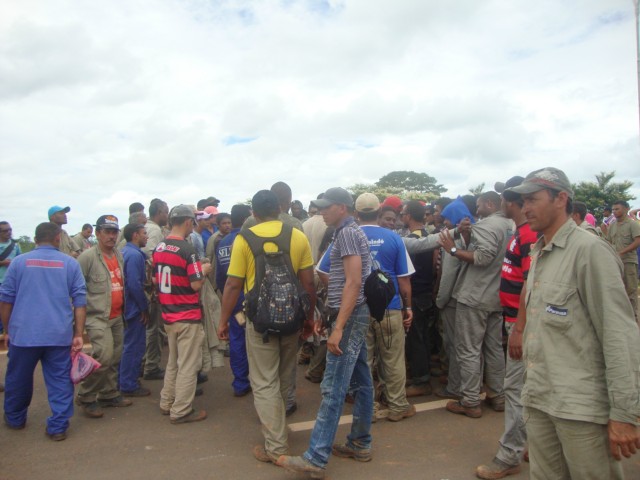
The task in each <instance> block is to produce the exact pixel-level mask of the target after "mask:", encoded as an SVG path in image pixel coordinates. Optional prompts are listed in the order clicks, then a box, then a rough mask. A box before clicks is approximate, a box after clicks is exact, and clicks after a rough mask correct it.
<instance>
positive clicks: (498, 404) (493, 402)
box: [484, 395, 504, 412]
mask: <svg viewBox="0 0 640 480" xmlns="http://www.w3.org/2000/svg"><path fill="white" fill-rule="evenodd" d="M484 401H485V402H486V403H487V405H489V406H490V407H491V408H493V409H494V410H495V411H496V412H504V395H499V396H497V397H487V398H485V399H484Z"/></svg>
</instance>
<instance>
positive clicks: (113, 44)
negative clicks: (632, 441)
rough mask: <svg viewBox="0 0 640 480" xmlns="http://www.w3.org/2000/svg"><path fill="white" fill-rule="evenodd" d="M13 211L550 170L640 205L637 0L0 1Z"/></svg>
mask: <svg viewBox="0 0 640 480" xmlns="http://www.w3.org/2000/svg"><path fill="white" fill-rule="evenodd" d="M0 4H1V7H0V11H1V12H2V14H1V15H0V168H1V171H2V173H1V178H2V180H1V182H0V192H1V193H0V217H2V218H1V219H6V220H8V221H10V222H11V223H12V225H13V227H14V237H18V236H19V235H24V234H26V235H29V236H33V231H34V229H35V226H36V225H37V224H38V223H39V222H41V221H45V220H46V213H47V210H48V208H49V207H50V206H51V205H54V204H57V205H61V206H67V205H68V206H70V207H71V212H70V214H69V225H67V231H68V232H69V233H71V234H74V233H76V232H78V231H79V230H80V227H81V225H82V224H83V223H86V222H88V223H95V221H96V219H97V218H98V216H99V215H101V214H104V213H113V214H115V215H117V216H119V217H120V218H121V223H122V224H123V225H124V224H125V223H126V217H127V207H128V205H129V204H130V203H131V202H133V201H141V202H142V203H144V204H145V205H148V203H149V201H150V200H151V199H152V198H153V197H160V198H162V199H164V200H165V201H167V202H168V203H169V204H170V205H174V204H177V203H191V204H194V203H196V202H197V200H198V199H200V198H203V197H206V196H209V195H214V196H216V197H218V198H220V199H221V200H222V203H221V205H220V206H221V210H225V211H228V210H229V209H230V208H231V206H232V205H233V204H234V203H237V202H243V201H245V200H246V199H248V198H250V197H251V196H252V195H253V194H254V193H255V192H256V191H257V190H259V189H262V188H269V187H270V186H271V184H273V183H274V182H275V181H278V180H283V181H285V182H287V183H289V185H291V187H292V189H293V192H294V198H298V199H301V200H302V201H303V203H304V204H305V205H307V204H308V202H309V200H310V199H311V198H315V196H316V195H317V193H319V192H321V191H324V190H326V189H327V188H329V187H332V186H343V187H347V186H349V185H353V184H355V183H373V182H375V181H376V180H378V179H379V178H380V177H382V176H383V175H385V174H387V173H389V172H391V171H394V170H415V171H419V172H426V173H428V174H429V175H432V176H434V177H436V179H437V180H438V182H439V183H442V184H444V185H445V187H447V188H448V192H447V193H446V194H445V195H447V196H455V195H457V194H459V193H460V194H464V193H467V190H468V189H469V188H471V187H475V186H476V185H478V184H480V183H482V182H485V183H486V185H487V187H490V186H493V184H494V182H495V181H497V180H500V181H505V180H507V179H508V178H509V177H511V176H513V175H523V176H524V175H526V174H527V173H528V172H530V171H532V170H534V169H536V168H541V167H544V166H556V167H559V168H561V169H563V170H565V172H566V173H567V174H568V175H569V178H570V180H572V181H574V182H577V181H581V180H593V177H594V175H595V174H596V173H599V172H600V171H611V170H615V171H616V173H617V177H616V179H617V180H631V181H633V182H634V183H635V185H634V188H633V190H632V192H633V194H634V195H636V196H637V197H638V200H636V201H635V202H634V204H635V205H636V206H640V147H639V140H638V138H639V134H638V131H639V127H638V96H637V95H638V94H637V76H636V44H635V41H636V39H635V21H634V14H633V2H632V0H536V1H535V2H532V1H530V0H527V1H524V0H508V1H507V0H486V1H485V0H455V1H447V2H444V1H441V0H394V1H391V0H387V1H381V0H328V1H327V0H303V1H294V0H280V1H270V0H260V1H214V0H209V1H207V0H183V1H179V0H147V1H145V0H109V1H103V2H87V1H81V0H76V1H63V0H20V1H13V0H0Z"/></svg>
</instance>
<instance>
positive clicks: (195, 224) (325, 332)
mask: <svg viewBox="0 0 640 480" xmlns="http://www.w3.org/2000/svg"><path fill="white" fill-rule="evenodd" d="M494 188H495V190H494V191H488V192H485V193H482V194H481V195H479V196H477V197H474V196H471V195H466V196H460V197H457V198H456V199H450V198H439V199H437V200H436V201H435V202H433V203H432V204H426V203H425V202H422V201H418V200H403V199H401V198H398V197H396V196H390V197H387V198H386V199H384V200H383V201H381V200H380V199H379V198H378V197H377V196H376V195H374V194H373V193H363V194H361V195H359V196H357V198H354V196H353V195H351V194H350V193H349V192H348V191H346V190H344V189H343V188H340V187H334V188H330V189H328V190H327V191H326V192H324V193H322V194H320V195H318V197H317V199H315V200H313V201H312V202H311V204H310V205H309V208H308V210H307V211H305V210H304V206H303V205H302V203H301V202H299V201H297V200H293V198H292V192H291V189H290V188H289V186H288V185H287V184H286V183H284V182H277V183H276V184H274V185H273V186H272V187H271V188H270V189H269V190H260V191H259V192H257V193H256V194H255V195H254V196H253V198H252V201H251V206H248V205H242V204H238V205H234V206H233V207H232V208H231V210H230V213H228V214H227V213H224V212H220V211H219V210H218V206H219V200H218V199H216V198H215V197H209V198H206V199H202V200H200V201H199V202H197V204H196V205H184V204H181V205H176V206H174V207H173V208H171V209H169V206H168V205H167V203H166V202H164V201H162V200H160V199H157V198H156V199H153V200H152V201H151V202H150V204H149V206H148V210H147V212H145V207H144V205H142V204H141V203H134V204H132V205H131V206H130V209H129V215H130V216H129V218H128V222H127V223H126V224H125V225H122V228H121V223H120V221H119V219H118V218H117V217H116V216H114V215H111V214H106V215H101V216H100V217H99V218H98V220H97V221H96V223H95V224H94V225H91V224H85V225H84V226H83V227H82V231H81V232H80V233H78V234H77V235H74V236H73V237H70V236H69V235H68V234H67V233H66V232H65V230H64V229H63V228H62V227H63V226H64V225H65V224H66V223H67V218H66V214H67V213H68V212H69V211H70V209H69V207H60V206H53V207H51V208H50V209H49V211H48V221H46V222H43V223H41V224H39V225H38V226H37V227H36V230H35V242H36V248H35V250H33V251H31V252H28V253H22V252H21V251H20V248H19V245H18V244H17V243H16V242H15V241H13V240H12V239H11V233H12V232H11V226H10V225H9V223H8V222H6V221H2V222H0V317H1V319H2V325H3V328H4V340H5V343H6V345H7V348H8V349H9V359H8V365H7V371H6V376H5V385H4V387H3V389H5V393H4V397H5V398H4V422H5V424H6V425H7V426H8V427H9V428H11V429H22V428H25V425H26V421H27V410H28V406H29V404H30V401H31V397H32V394H33V374H34V369H35V366H36V365H37V363H38V362H40V363H41V365H42V370H43V375H44V380H45V384H46V387H47V393H48V398H49V404H50V407H51V412H52V415H51V416H50V417H49V418H48V419H47V425H46V434H47V436H49V437H50V438H51V439H52V440H55V441H60V440H64V439H65V438H66V435H67V430H68V428H69V421H70V419H71V417H72V416H73V402H74V395H75V402H76V404H77V405H78V406H79V407H80V408H81V410H82V412H83V413H84V414H85V415H86V416H88V417H90V418H96V419H98V418H101V417H103V416H104V411H103V410H104V409H105V408H109V407H114V408H122V407H128V406H130V405H131V404H132V398H135V397H143V396H148V395H150V394H151V391H150V389H149V388H147V387H145V386H144V384H143V382H144V381H154V380H162V381H163V382H164V383H163V387H162V391H161V394H160V399H159V404H160V409H159V410H160V413H161V414H162V415H166V416H168V417H169V421H170V422H171V423H172V424H185V423H191V422H199V421H203V420H205V419H206V418H207V412H206V411H205V410H202V409H196V408H195V407H194V402H195V397H196V396H198V395H201V394H202V389H201V388H199V387H198V384H200V383H202V382H205V381H207V380H208V377H207V373H208V372H209V371H210V370H211V369H212V368H222V367H224V366H225V365H226V362H225V361H224V357H225V355H228V356H229V357H230V358H229V364H230V368H231V371H232V373H233V382H232V385H231V387H232V392H233V395H234V396H237V397H241V396H245V395H248V394H252V395H253V400H254V406H255V409H256V412H257V414H258V417H259V418H260V421H261V424H262V433H263V435H264V443H263V444H261V445H258V446H256V447H255V448H254V450H253V455H254V457H255V458H256V459H257V460H259V461H261V462H265V463H273V464H274V465H277V466H281V467H284V468H286V469H288V470H292V471H296V472H304V473H306V474H308V475H309V476H310V477H311V478H323V477H324V474H325V470H326V467H327V464H328V462H329V458H330V456H331V455H332V454H333V455H335V456H338V457H345V458H352V459H354V460H356V461H360V462H367V461H370V460H371V459H372V441H373V439H372V435H371V424H372V423H373V422H376V421H381V420H384V419H386V421H390V422H400V421H404V420H406V419H409V418H411V417H413V416H414V415H415V414H416V409H415V406H414V405H413V404H412V403H411V402H410V401H409V399H410V398H412V397H420V396H429V395H435V396H438V397H440V398H446V399H449V401H448V403H447V405H446V409H447V410H448V411H449V412H451V413H452V414H458V415H464V416H466V417H468V418H470V419H475V418H479V417H481V416H482V415H483V408H487V407H488V408H492V409H493V410H495V411H498V412H504V424H505V425H504V433H503V435H502V437H501V438H500V439H499V443H498V450H497V452H496V455H495V457H494V458H493V459H491V460H490V461H488V462H487V463H486V464H484V465H480V466H478V467H477V469H476V475H477V476H478V477H479V478H483V479H496V478H503V477H506V476H508V475H511V474H514V473H517V472H519V471H520V469H521V463H522V462H523V461H530V472H531V473H530V475H531V478H533V479H547V478H574V479H578V478H579V479H589V478H593V479H604V478H622V469H621V467H620V464H619V462H618V460H620V459H621V457H622V456H625V457H629V456H631V455H632V454H634V453H635V452H636V450H637V449H640V434H639V433H638V429H637V426H638V422H639V420H640V385H639V381H640V334H639V330H638V323H637V321H638V319H637V312H638V308H637V298H638V272H639V270H638V258H639V255H640V222H638V221H637V220H636V218H635V215H636V214H637V210H632V211H630V207H629V205H628V203H627V202H626V201H624V200H620V201H616V202H615V203H614V204H613V206H612V209H611V210H610V211H609V212H606V216H605V218H604V219H603V221H602V222H601V223H600V224H597V222H596V221H595V217H593V215H591V214H590V213H589V212H588V211H587V208H586V205H585V204H584V203H582V202H579V201H577V200H575V199H574V198H573V191H572V189H571V184H570V182H569V180H568V178H567V177H566V175H565V174H564V173H563V172H562V171H560V170H558V169H556V168H552V167H548V168H544V169H540V170H536V171H534V172H531V173H530V174H528V175H527V176H526V177H520V176H518V177H513V178H510V179H509V180H507V181H506V182H504V183H502V182H497V183H496V184H495V187H494ZM290 211H291V214H289V212H290ZM94 228H95V230H94ZM94 233H95V242H93V241H92V236H93V234H94ZM388 283H391V284H392V285H393V288H392V289H391V294H390V298H389V299H387V298H385V299H384V302H383V305H382V310H381V311H380V313H379V314H378V311H379V304H380V302H381V301H382V300H381V298H382V297H381V295H382V294H380V297H378V293H372V292H378V291H381V290H375V288H383V287H385V285H384V284H388ZM85 336H86V337H88V339H89V342H90V345H91V352H90V353H91V355H92V356H93V357H94V358H95V359H96V360H97V361H98V362H99V363H100V367H99V368H98V369H97V370H96V371H95V372H94V373H92V374H91V375H90V376H88V377H87V378H86V379H84V380H83V381H82V382H81V383H80V385H79V386H78V388H77V389H75V388H74V385H73V383H72V382H71V379H70V375H69V372H70V369H71V356H70V351H75V352H78V351H80V350H81V349H82V348H83V343H84V339H85V338H86V337H85ZM165 344H166V345H167V347H168V359H167V362H166V365H164V368H163V365H162V362H161V359H162V349H163V348H164V345H165ZM299 364H308V367H306V370H305V378H306V379H307V380H308V381H310V382H313V383H319V384H320V395H321V404H320V407H319V411H318V414H317V417H316V420H315V424H314V427H313V430H312V433H311V437H310V441H309V446H308V448H307V449H306V451H305V452H304V453H303V454H302V455H300V456H292V455H291V450H290V446H289V443H288V436H287V425H286V417H287V416H289V415H291V414H292V413H293V412H294V411H295V410H296V409H297V403H296V369H297V365H299ZM345 402H351V403H353V422H352V425H351V430H350V433H349V435H348V436H347V438H346V441H345V442H342V443H335V436H336V431H337V427H338V422H339V419H340V416H341V414H342V411H343V407H344V403H345ZM483 403H484V405H486V407H485V406H483Z"/></svg>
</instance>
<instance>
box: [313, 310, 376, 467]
mask: <svg viewBox="0 0 640 480" xmlns="http://www.w3.org/2000/svg"><path fill="white" fill-rule="evenodd" d="M368 329H369V308H368V307H367V305H366V304H363V305H360V306H359V307H356V308H355V309H354V310H353V313H352V314H351V316H350V317H349V320H347V323H346V325H345V326H344V329H343V333H342V340H340V350H342V355H334V354H333V353H331V352H330V351H327V366H326V368H325V371H324V379H323V380H322V383H321V384H320V391H321V393H322V402H321V403H320V408H319V410H318V415H317V418H316V423H315V426H314V427H313V431H312V432H311V440H310V441H309V448H308V449H307V451H306V452H305V453H304V454H303V456H304V458H305V459H306V460H307V461H309V462H311V463H312V464H313V465H315V466H317V467H321V468H324V467H325V466H326V465H327V463H328V461H329V455H330V454H331V447H332V445H333V441H334V439H335V436H336V431H337V429H338V422H339V420H340V415H341V414H342V408H343V406H344V399H345V395H346V394H347V391H349V392H352V393H353V394H354V396H355V402H354V405H353V423H352V424H351V432H350V433H349V435H348V436H347V445H349V446H351V447H353V448H356V449H368V448H371V433H370V430H371V417H372V415H373V380H372V378H371V371H370V370H369V366H368V365H367V346H366V343H365V338H366V334H367V330H368Z"/></svg>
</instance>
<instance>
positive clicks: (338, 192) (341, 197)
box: [311, 187, 353, 208]
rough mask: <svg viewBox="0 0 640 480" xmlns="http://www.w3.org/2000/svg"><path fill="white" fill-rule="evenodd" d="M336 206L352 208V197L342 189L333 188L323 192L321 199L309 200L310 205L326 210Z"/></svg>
mask: <svg viewBox="0 0 640 480" xmlns="http://www.w3.org/2000/svg"><path fill="white" fill-rule="evenodd" d="M336 204H337V205H346V206H347V207H353V197H352V196H351V194H350V193H349V192H347V191H346V190H345V189H344V188H340V187H333V188H330V189H329V190H327V191H326V192H324V197H323V198H321V199H318V200H311V205H315V206H316V207H318V208H327V207H330V206H331V205H336Z"/></svg>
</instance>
